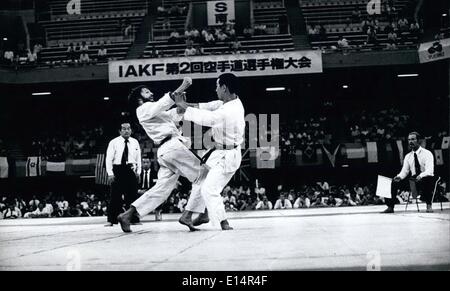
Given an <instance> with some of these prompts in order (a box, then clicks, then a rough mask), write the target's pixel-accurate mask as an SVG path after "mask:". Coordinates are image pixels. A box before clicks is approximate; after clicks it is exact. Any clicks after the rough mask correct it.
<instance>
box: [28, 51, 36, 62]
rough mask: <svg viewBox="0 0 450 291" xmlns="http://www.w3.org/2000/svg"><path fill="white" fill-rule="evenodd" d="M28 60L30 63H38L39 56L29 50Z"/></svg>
mask: <svg viewBox="0 0 450 291" xmlns="http://www.w3.org/2000/svg"><path fill="white" fill-rule="evenodd" d="M27 59H28V61H29V62H36V61H37V54H36V53H35V52H31V51H30V50H28V54H27Z"/></svg>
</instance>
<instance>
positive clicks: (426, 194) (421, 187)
mask: <svg viewBox="0 0 450 291" xmlns="http://www.w3.org/2000/svg"><path fill="white" fill-rule="evenodd" d="M434 182H435V179H434V177H432V176H427V177H423V178H422V179H421V180H420V181H419V182H416V187H417V192H418V194H419V195H421V196H420V200H422V201H424V202H425V203H426V204H428V205H429V204H431V203H432V201H431V199H432V198H433V190H434ZM401 187H407V188H408V189H409V181H408V179H403V180H401V181H400V182H394V181H392V186H391V194H392V197H395V198H394V199H388V198H385V202H386V206H388V207H392V208H394V205H395V204H396V203H398V199H397V192H398V189H400V188H401Z"/></svg>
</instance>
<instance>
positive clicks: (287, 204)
mask: <svg viewBox="0 0 450 291" xmlns="http://www.w3.org/2000/svg"><path fill="white" fill-rule="evenodd" d="M290 208H292V203H291V201H289V200H288V199H287V198H285V199H284V203H283V202H282V201H281V199H278V200H277V201H276V202H275V206H274V207H273V209H290Z"/></svg>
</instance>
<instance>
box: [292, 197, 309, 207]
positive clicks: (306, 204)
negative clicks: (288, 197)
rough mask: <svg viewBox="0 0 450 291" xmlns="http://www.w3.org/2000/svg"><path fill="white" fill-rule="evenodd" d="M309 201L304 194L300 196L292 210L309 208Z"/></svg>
mask: <svg viewBox="0 0 450 291" xmlns="http://www.w3.org/2000/svg"><path fill="white" fill-rule="evenodd" d="M310 206H311V201H310V200H309V198H308V197H307V196H306V195H305V194H301V195H300V196H299V197H298V198H297V199H296V200H295V202H294V208H309V207H310Z"/></svg>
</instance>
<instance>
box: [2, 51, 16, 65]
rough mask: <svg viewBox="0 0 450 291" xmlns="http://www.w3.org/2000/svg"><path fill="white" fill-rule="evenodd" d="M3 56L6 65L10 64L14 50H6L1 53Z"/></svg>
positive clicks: (12, 60)
mask: <svg viewBox="0 0 450 291" xmlns="http://www.w3.org/2000/svg"><path fill="white" fill-rule="evenodd" d="M3 58H4V60H5V63H6V64H7V65H12V64H13V62H14V52H13V51H12V50H6V51H5V53H4V55H3Z"/></svg>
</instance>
